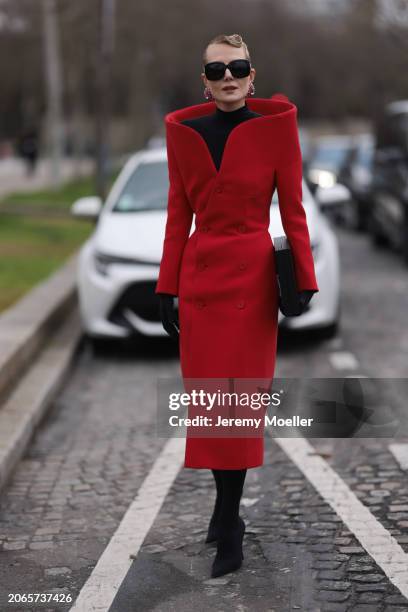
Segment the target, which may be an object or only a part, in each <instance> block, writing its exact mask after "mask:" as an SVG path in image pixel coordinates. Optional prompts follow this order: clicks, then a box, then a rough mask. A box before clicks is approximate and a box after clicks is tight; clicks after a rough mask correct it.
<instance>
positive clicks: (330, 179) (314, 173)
mask: <svg viewBox="0 0 408 612" xmlns="http://www.w3.org/2000/svg"><path fill="white" fill-rule="evenodd" d="M309 178H310V180H311V181H312V183H315V185H319V187H323V188H326V187H333V185H335V184H336V182H337V177H336V175H335V174H334V173H333V172H330V171H329V170H318V169H317V168H311V169H310V170H309Z"/></svg>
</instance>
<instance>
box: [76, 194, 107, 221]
mask: <svg viewBox="0 0 408 612" xmlns="http://www.w3.org/2000/svg"><path fill="white" fill-rule="evenodd" d="M101 210H102V200H101V198H99V197H98V196H87V197H85V198H79V199H78V200H76V201H75V202H74V203H73V204H72V206H71V214H72V215H74V216H75V217H82V218H86V219H96V218H98V216H99V214H100V212H101Z"/></svg>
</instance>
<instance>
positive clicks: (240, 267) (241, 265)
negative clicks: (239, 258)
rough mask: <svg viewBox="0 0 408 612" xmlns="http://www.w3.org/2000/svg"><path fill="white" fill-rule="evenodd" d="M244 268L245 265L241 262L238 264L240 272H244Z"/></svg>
mask: <svg viewBox="0 0 408 612" xmlns="http://www.w3.org/2000/svg"><path fill="white" fill-rule="evenodd" d="M245 268H246V264H244V263H243V262H242V263H240V264H239V269H240V270H245Z"/></svg>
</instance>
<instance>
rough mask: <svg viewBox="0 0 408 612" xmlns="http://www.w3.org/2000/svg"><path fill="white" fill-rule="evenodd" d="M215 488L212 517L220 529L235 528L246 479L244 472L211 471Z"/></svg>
mask: <svg viewBox="0 0 408 612" xmlns="http://www.w3.org/2000/svg"><path fill="white" fill-rule="evenodd" d="M211 471H212V474H213V476H214V480H215V485H216V488H217V497H216V500H215V506H214V512H213V517H214V518H215V519H216V520H217V521H218V522H219V525H220V527H221V528H222V529H228V528H229V527H234V526H236V524H237V522H238V517H239V503H240V501H241V496H242V491H243V488H244V482H245V477H246V472H247V471H246V469H244V470H211Z"/></svg>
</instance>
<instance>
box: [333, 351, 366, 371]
mask: <svg viewBox="0 0 408 612" xmlns="http://www.w3.org/2000/svg"><path fill="white" fill-rule="evenodd" d="M329 359H330V363H331V365H332V367H333V368H335V369H336V370H356V369H357V368H358V366H359V363H358V360H357V359H356V357H355V356H354V355H353V353H350V352H349V351H333V353H330V354H329Z"/></svg>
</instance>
